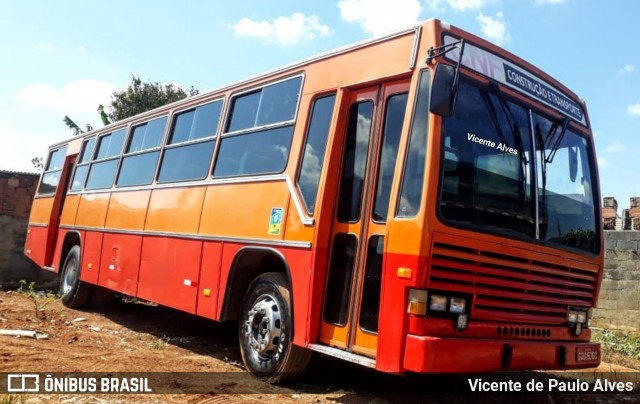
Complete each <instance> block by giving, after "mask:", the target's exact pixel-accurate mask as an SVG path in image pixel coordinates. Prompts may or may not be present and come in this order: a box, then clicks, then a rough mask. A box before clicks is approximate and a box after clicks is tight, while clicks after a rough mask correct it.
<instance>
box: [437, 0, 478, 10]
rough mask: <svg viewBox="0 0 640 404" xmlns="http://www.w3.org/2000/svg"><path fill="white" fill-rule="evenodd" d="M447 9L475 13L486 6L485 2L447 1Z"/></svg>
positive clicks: (475, 0)
mask: <svg viewBox="0 0 640 404" xmlns="http://www.w3.org/2000/svg"><path fill="white" fill-rule="evenodd" d="M447 3H449V7H451V8H452V9H454V10H456V11H460V12H464V11H476V10H480V9H481V8H482V7H484V6H485V5H486V4H487V1H486V0H447Z"/></svg>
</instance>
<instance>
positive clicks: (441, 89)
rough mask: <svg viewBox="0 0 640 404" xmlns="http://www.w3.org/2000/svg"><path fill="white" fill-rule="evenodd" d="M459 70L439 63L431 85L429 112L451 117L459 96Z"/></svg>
mask: <svg viewBox="0 0 640 404" xmlns="http://www.w3.org/2000/svg"><path fill="white" fill-rule="evenodd" d="M456 71H457V69H456V68H455V67H454V66H451V65H448V64H444V63H439V64H438V65H437V66H436V72H435V74H434V76H433V82H432V84H431V96H430V99H429V111H431V112H432V113H434V114H436V115H440V116H451V114H452V113H453V110H454V108H455V103H456V94H457V92H458V91H457V90H458V89H457V84H458V83H457V80H456Z"/></svg>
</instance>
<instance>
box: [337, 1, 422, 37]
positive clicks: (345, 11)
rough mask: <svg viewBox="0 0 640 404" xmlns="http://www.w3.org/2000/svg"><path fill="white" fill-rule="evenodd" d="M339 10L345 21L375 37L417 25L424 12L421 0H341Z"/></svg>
mask: <svg viewBox="0 0 640 404" xmlns="http://www.w3.org/2000/svg"><path fill="white" fill-rule="evenodd" d="M338 8H339V9H340V16H341V17H342V19H343V20H345V21H347V22H351V23H357V24H359V25H360V27H361V28H362V29H363V30H364V31H365V32H367V33H369V34H372V35H373V36H380V35H382V34H386V33H388V32H389V31H392V30H393V29H396V28H402V27H404V26H407V25H411V24H414V23H416V22H417V21H418V16H419V15H420V12H421V11H422V6H421V5H420V1H419V0H395V1H393V2H391V1H387V0H340V1H339V2H338Z"/></svg>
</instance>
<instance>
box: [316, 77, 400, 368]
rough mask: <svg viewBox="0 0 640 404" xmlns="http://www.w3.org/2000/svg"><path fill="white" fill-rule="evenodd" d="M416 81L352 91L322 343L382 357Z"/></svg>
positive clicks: (333, 231) (323, 316) (324, 303)
mask: <svg viewBox="0 0 640 404" xmlns="http://www.w3.org/2000/svg"><path fill="white" fill-rule="evenodd" d="M408 89H409V81H408V80H405V81H396V82H392V83H386V84H383V85H381V86H376V87H369V88H365V89H358V90H353V91H350V95H349V96H348V97H346V98H345V99H346V102H348V103H349V112H348V118H347V120H346V122H345V125H346V128H343V129H344V137H345V139H344V148H343V154H342V167H341V173H340V178H339V182H338V185H337V186H338V189H337V201H336V209H335V213H334V217H333V224H332V230H331V243H330V246H331V247H330V252H329V254H330V255H329V260H328V265H329V267H328V270H327V280H326V285H325V295H324V302H323V308H322V323H321V326H320V342H321V343H324V344H327V345H330V346H333V347H337V348H341V349H345V350H348V351H352V352H355V353H358V354H363V355H367V356H370V357H375V356H376V350H377V342H378V337H377V335H378V314H379V311H380V291H381V279H382V269H383V257H384V245H385V231H386V222H387V214H388V211H389V199H390V194H391V183H392V180H393V173H394V169H395V165H396V160H397V155H398V145H399V140H400V133H401V131H402V126H403V123H404V120H405V112H406V106H407V93H408Z"/></svg>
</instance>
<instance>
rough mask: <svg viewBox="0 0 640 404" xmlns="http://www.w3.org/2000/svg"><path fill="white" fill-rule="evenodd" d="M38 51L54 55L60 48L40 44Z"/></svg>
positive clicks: (46, 43)
mask: <svg viewBox="0 0 640 404" xmlns="http://www.w3.org/2000/svg"><path fill="white" fill-rule="evenodd" d="M37 48H38V50H39V51H40V52H43V53H53V52H55V51H57V50H58V47H57V46H55V45H54V44H52V43H49V42H40V43H39V44H38V46H37Z"/></svg>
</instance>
